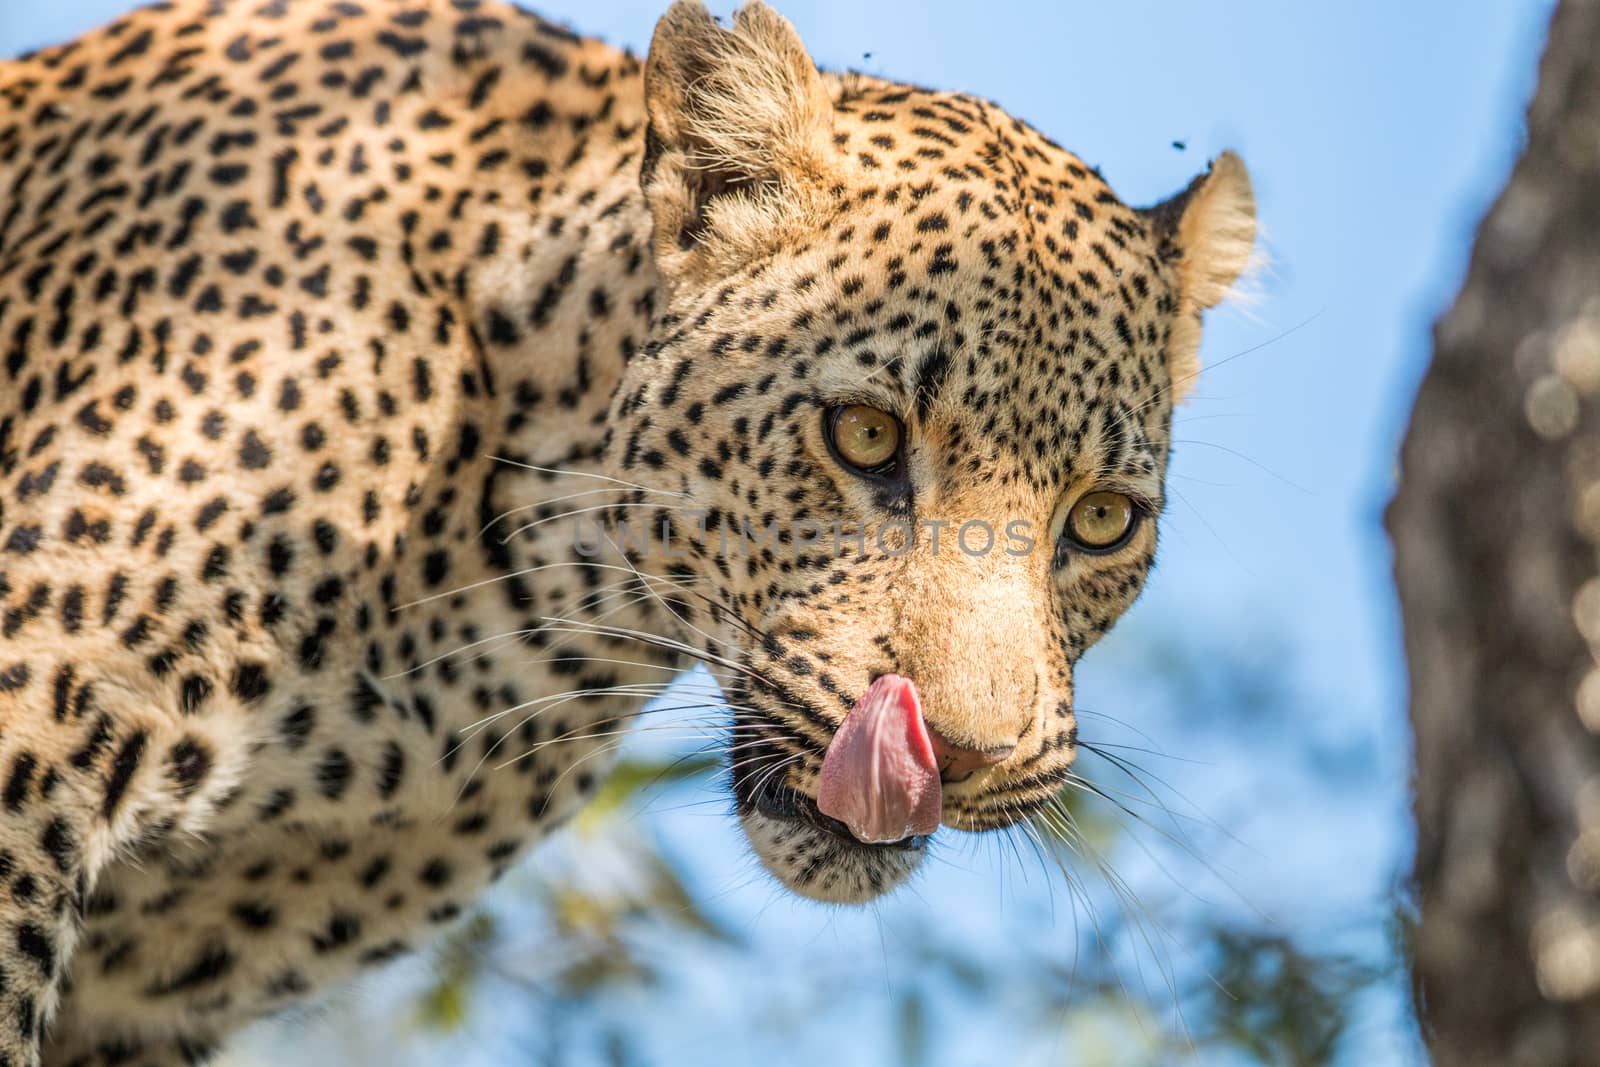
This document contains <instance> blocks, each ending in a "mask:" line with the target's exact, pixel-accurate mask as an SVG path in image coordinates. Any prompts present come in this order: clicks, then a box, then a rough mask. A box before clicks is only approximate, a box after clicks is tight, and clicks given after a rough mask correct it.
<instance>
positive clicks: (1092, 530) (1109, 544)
mask: <svg viewBox="0 0 1600 1067" xmlns="http://www.w3.org/2000/svg"><path fill="white" fill-rule="evenodd" d="M1139 514H1140V513H1139V509H1138V507H1137V506H1136V505H1135V504H1134V502H1133V500H1132V499H1131V498H1129V497H1127V496H1124V495H1123V494H1122V493H1112V492H1107V491H1105V490H1097V491H1096V492H1093V493H1085V494H1084V495H1083V496H1081V497H1079V498H1078V501H1077V503H1075V504H1073V505H1072V509H1071V510H1070V511H1068V512H1067V537H1068V538H1069V539H1070V540H1071V541H1072V542H1073V543H1074V544H1075V545H1077V546H1078V547H1079V548H1084V549H1088V550H1089V551H1091V552H1110V551H1111V550H1113V549H1116V548H1121V547H1122V546H1123V545H1124V544H1126V543H1127V540H1128V538H1129V537H1131V536H1132V535H1133V530H1134V527H1136V526H1137V525H1138V524H1139Z"/></svg>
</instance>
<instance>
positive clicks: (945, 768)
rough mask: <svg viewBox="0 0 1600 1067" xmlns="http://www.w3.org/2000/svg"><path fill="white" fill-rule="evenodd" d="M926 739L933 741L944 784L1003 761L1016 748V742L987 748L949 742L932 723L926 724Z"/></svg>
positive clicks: (970, 775) (934, 752) (940, 776)
mask: <svg viewBox="0 0 1600 1067" xmlns="http://www.w3.org/2000/svg"><path fill="white" fill-rule="evenodd" d="M928 739H929V740H930V741H932V742H933V758H934V761H935V762H936V763H938V765H939V780H940V781H942V782H944V783H945V784H946V785H949V784H952V783H955V782H962V781H965V780H966V779H968V778H970V777H972V776H973V774H975V773H977V772H978V771H981V770H983V769H984V768H985V767H993V766H994V765H995V764H996V763H1001V762H1004V760H1005V759H1006V757H1008V756H1010V755H1011V753H1013V752H1015V751H1016V750H1017V746H1016V743H1015V742H1013V743H1011V744H1004V745H991V746H989V747H987V748H967V747H964V746H962V745H957V744H953V743H951V742H950V741H949V740H948V739H946V738H945V736H944V735H943V734H941V733H940V732H939V731H938V730H937V729H935V728H934V727H933V724H932V723H929V724H928Z"/></svg>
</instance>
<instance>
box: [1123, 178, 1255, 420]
mask: <svg viewBox="0 0 1600 1067" xmlns="http://www.w3.org/2000/svg"><path fill="white" fill-rule="evenodd" d="M1142 214H1143V215H1144V217H1145V221H1146V222H1147V223H1148V224H1149V226H1150V228H1151V231H1152V235H1153V236H1154V238H1155V243H1156V255H1158V256H1159V257H1160V258H1161V259H1163V260H1165V261H1166V262H1168V263H1170V264H1172V265H1173V266H1174V267H1175V268H1176V272H1177V277H1178V321H1177V322H1176V323H1175V324H1174V326H1173V329H1172V338H1171V341H1170V342H1169V345H1168V354H1167V359H1168V366H1167V370H1168V373H1169V374H1170V375H1171V378H1172V393H1173V399H1174V400H1181V399H1182V398H1183V395H1184V394H1185V393H1187V392H1188V391H1189V388H1190V387H1191V386H1192V385H1193V384H1194V379H1195V377H1196V376H1197V375H1198V374H1199V373H1200V313H1201V312H1202V311H1204V310H1205V309H1207V308H1209V307H1215V306H1216V305H1217V304H1219V303H1221V302H1222V300H1223V299H1224V298H1225V297H1226V296H1227V295H1228V291H1229V290H1230V289H1231V288H1232V287H1233V284H1234V283H1235V282H1236V281H1238V280H1239V276H1240V275H1241V274H1243V273H1244V271H1245V268H1246V267H1248V266H1249V265H1250V257H1251V254H1252V251H1253V249H1254V248H1255V240H1256V198H1255V194H1254V192H1252V191H1251V188H1250V172H1249V171H1247V170H1246V169H1245V166H1244V161H1243V160H1241V159H1240V158H1239V157H1238V156H1237V155H1235V154H1234V153H1232V152H1224V153H1222V155H1220V156H1218V157H1217V158H1216V159H1215V160H1214V161H1212V164H1211V167H1210V169H1208V170H1207V171H1206V173H1204V174H1202V175H1200V176H1199V177H1198V178H1196V179H1195V180H1194V181H1192V182H1190V183H1189V187H1188V188H1187V189H1185V190H1183V192H1181V193H1179V194H1178V195H1177V196H1174V197H1172V198H1171V199H1170V200H1166V201H1163V202H1162V203H1160V204H1157V205H1156V206H1154V207H1150V208H1145V209H1144V211H1143V212H1142Z"/></svg>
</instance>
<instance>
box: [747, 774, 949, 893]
mask: <svg viewBox="0 0 1600 1067" xmlns="http://www.w3.org/2000/svg"><path fill="white" fill-rule="evenodd" d="M795 795H796V796H797V797H798V796H799V794H795ZM801 799H802V800H803V798H801ZM813 807H814V805H813ZM770 810H771V809H770V808H769V806H768V805H767V804H765V803H762V804H759V805H758V806H754V807H750V808H748V809H745V810H741V811H740V813H739V826H740V828H741V829H743V830H744V835H745V837H746V839H747V840H749V842H750V847H751V849H752V850H753V851H754V852H755V854H756V858H757V859H759V860H760V861H761V865H762V866H763V867H765V868H766V869H767V870H768V871H770V872H771V873H772V875H773V876H774V877H776V878H777V879H778V880H779V881H780V882H782V883H783V884H784V885H785V886H786V887H787V888H788V889H790V890H791V891H793V892H794V893H797V894H798V895H800V896H802V897H806V898H808V899H810V900H816V901H820V902H822V903H825V904H866V903H869V902H871V901H873V900H876V899H877V898H879V897H881V896H882V895H883V894H885V893H887V892H889V891H890V890H891V889H894V888H895V887H896V886H898V885H900V884H902V883H903V882H905V881H906V879H908V878H910V877H911V874H912V872H913V871H915V870H916V869H917V868H918V867H919V866H920V865H921V864H922V861H923V859H924V858H925V857H926V856H927V854H928V848H927V844H928V841H929V838H927V837H911V838H907V839H905V840H904V841H897V842H895V843H893V844H887V845H865V844H862V843H861V842H859V841H856V840H855V839H854V838H852V837H851V836H850V833H849V831H848V830H846V829H844V827H843V826H842V825H840V826H838V827H837V828H835V827H830V826H827V825H825V824H824V823H822V822H820V821H817V820H822V819H826V818H827V817H826V816H823V815H820V814H819V815H818V816H817V818H816V820H813V819H812V818H811V817H809V816H808V815H800V814H797V815H788V814H776V813H771V814H769V811H770ZM830 821H831V820H830Z"/></svg>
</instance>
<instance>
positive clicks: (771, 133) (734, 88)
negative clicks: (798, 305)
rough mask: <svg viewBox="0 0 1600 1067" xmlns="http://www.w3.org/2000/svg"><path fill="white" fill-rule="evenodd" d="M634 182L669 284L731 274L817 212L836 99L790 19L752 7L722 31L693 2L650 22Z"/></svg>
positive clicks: (826, 178) (682, 0) (686, 0)
mask: <svg viewBox="0 0 1600 1067" xmlns="http://www.w3.org/2000/svg"><path fill="white" fill-rule="evenodd" d="M644 94H645V109H646V112H647V113H648V116H649V127H648V129H647V131H646V134H645V154H644V163H643V166H642V168H641V172H640V183H641V185H642V187H643V189H644V195H645V200H646V202H647V203H648V204H649V207H650V213H651V215H652V217H653V219H654V223H655V252H656V260H657V263H658V264H659V265H660V267H661V269H662V271H663V273H664V274H665V275H666V276H667V277H668V278H669V279H671V280H673V281H679V280H683V279H685V278H689V277H695V276H699V277H702V278H705V277H712V276H716V275H717V274H719V273H726V272H727V271H729V270H731V269H734V268H736V267H737V266H738V265H739V264H740V263H744V262H748V261H750V260H751V259H754V258H756V257H758V256H760V255H761V254H762V253H763V252H765V251H767V250H770V249H771V248H773V247H774V246H776V245H777V244H778V243H780V242H781V241H783V240H784V239H785V238H786V237H788V236H790V235H792V234H793V233H794V232H796V231H797V230H798V229H801V228H804V227H807V226H809V225H814V224H815V223H816V222H817V221H818V219H819V217H820V215H821V213H822V211H823V210H824V208H825V205H826V200H827V195H826V194H827V190H828V188H829V187H830V185H831V184H832V181H831V180H830V175H829V163H828V161H829V154H830V150H831V144H830V138H831V135H832V132H833V102H832V99H831V97H830V96H829V94H828V92H827V89H826V87H825V86H824V85H823V82H822V77H821V75H819V74H818V73H817V68H816V65H815V64H814V63H812V61H811V57H810V55H809V54H807V52H806V48H805V45H804V44H802V43H801V42H800V37H799V35H798V34H796V33H795V30H794V27H793V26H791V25H790V24H789V21H788V20H787V19H785V18H784V17H783V16H781V15H779V14H778V13H777V12H775V11H773V10H772V9H771V8H769V7H767V6H766V5H765V4H763V3H760V2H759V0H757V2H754V3H749V4H746V5H745V6H744V7H743V8H741V9H740V11H739V13H738V14H737V15H735V16H734V19H733V25H732V27H731V28H727V29H724V28H723V27H722V26H719V25H718V24H717V22H716V21H715V20H714V19H713V18H712V17H711V15H710V14H709V13H708V12H707V11H706V9H705V6H704V5H703V4H701V3H700V2H699V0H678V2H677V3H675V4H673V5H672V7H671V8H670V9H669V10H668V11H667V13H666V14H665V15H664V16H662V18H661V21H660V22H659V23H657V24H656V32H655V37H654V38H653V39H652V40H651V42H650V55H649V58H648V59H647V60H646V62H645V71H644Z"/></svg>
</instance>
